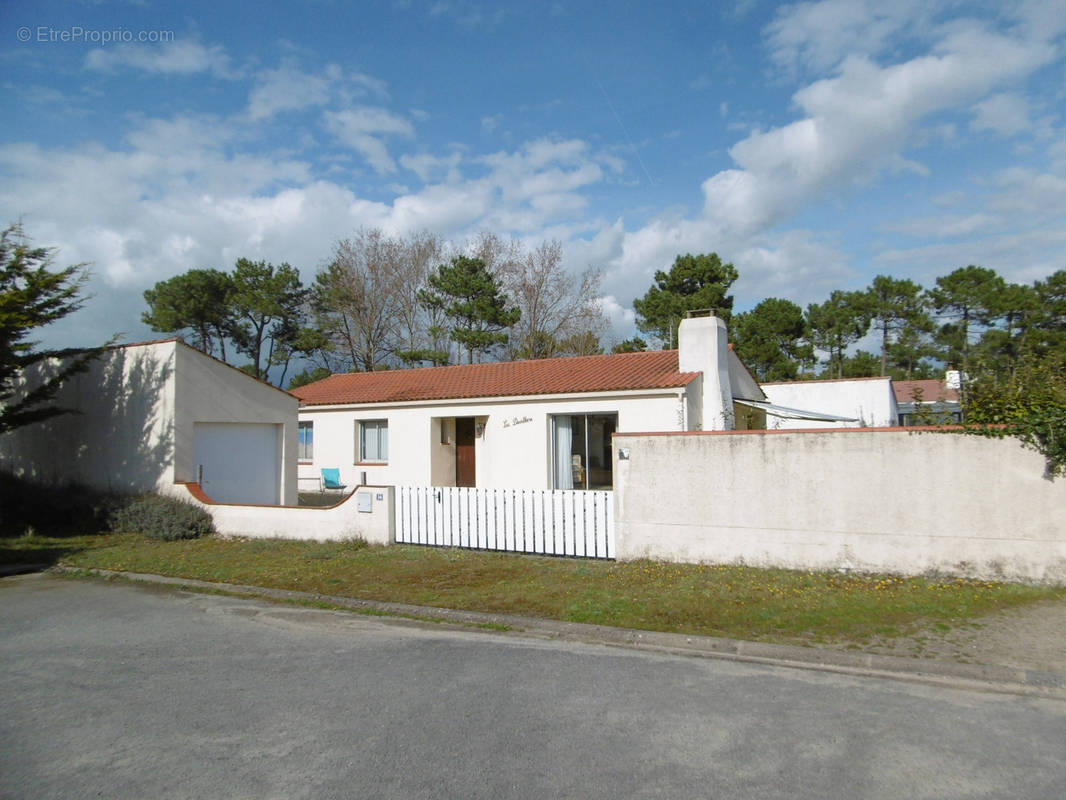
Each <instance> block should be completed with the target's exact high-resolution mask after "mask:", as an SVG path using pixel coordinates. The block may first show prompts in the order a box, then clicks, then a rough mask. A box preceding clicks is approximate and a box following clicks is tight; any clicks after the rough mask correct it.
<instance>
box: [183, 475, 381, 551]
mask: <svg viewBox="0 0 1066 800" xmlns="http://www.w3.org/2000/svg"><path fill="white" fill-rule="evenodd" d="M178 487H179V488H183V489H184V490H185V496H184V498H183V499H185V500H188V501H189V502H191V503H194V504H196V505H198V506H200V507H201V508H204V509H206V510H207V511H208V512H209V513H210V514H211V516H212V518H213V519H214V521H215V529H216V530H217V531H218V532H219V533H220V534H222V535H223V536H248V537H251V538H259V539H316V540H320V541H337V540H344V539H354V538H360V539H365V540H366V541H368V542H370V543H371V544H392V543H393V542H394V541H395V539H396V533H395V531H396V524H395V510H394V509H395V503H394V491H393V487H391V486H360V487H358V488H357V489H356V490H355V491H354V492H353V493H352V494H351V495H349V496H348V497H347V498H346V499H344V500H343V501H342V502H341V503H339V504H338V505H335V506H330V507H326V508H315V507H310V506H253V505H229V504H222V503H213V502H210V501H209V500H208V499H207V498H206V497H205V496H204V495H203V493H202V491H200V490H199V488H198V487H197V486H196V485H195V484H179V485H178ZM360 495H362V496H363V498H362V499H363V503H365V504H366V506H364V508H367V507H368V508H369V510H362V511H361V510H360V499H361V498H360ZM338 499H339V498H338Z"/></svg>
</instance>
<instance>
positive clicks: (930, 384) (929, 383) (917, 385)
mask: <svg viewBox="0 0 1066 800" xmlns="http://www.w3.org/2000/svg"><path fill="white" fill-rule="evenodd" d="M892 390H893V391H894V392H895V393H896V402H897V403H913V402H914V395H915V391H918V392H921V395H922V402H923V403H937V402H949V403H955V402H958V400H959V392H958V390H956V389H951V388H949V387H948V386H945V385H944V381H942V380H940V379H938V378H931V379H929V380H923V381H893V382H892Z"/></svg>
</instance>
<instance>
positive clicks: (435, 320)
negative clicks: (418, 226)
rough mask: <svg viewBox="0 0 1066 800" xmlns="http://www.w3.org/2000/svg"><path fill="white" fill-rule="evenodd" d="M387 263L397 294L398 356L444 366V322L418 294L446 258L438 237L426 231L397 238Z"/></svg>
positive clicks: (446, 340) (446, 355)
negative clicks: (389, 260) (390, 258)
mask: <svg viewBox="0 0 1066 800" xmlns="http://www.w3.org/2000/svg"><path fill="white" fill-rule="evenodd" d="M393 241H394V242H395V245H396V246H395V248H394V249H393V257H392V260H391V262H390V269H391V272H392V281H393V286H394V292H395V295H396V326H397V343H398V349H397V352H396V354H397V356H398V357H399V358H400V360H401V361H403V362H405V363H407V364H420V363H429V364H446V363H448V361H449V355H450V352H449V351H450V349H451V343H450V341H449V338H448V334H449V330H448V323H447V319H446V317H445V316H444V314H443V312H442V311H441V310H440V309H439V308H432V307H427V306H426V305H425V304H424V303H422V302H421V300H420V299H419V292H420V291H421V290H422V289H424V288H425V287H426V286H427V285H428V280H429V276H430V275H431V274H432V273H433V271H434V270H435V269H436V268H437V267H438V266H439V265H440V264H441V263H442V262H443V261H444V260H445V259H446V255H447V253H446V249H445V247H444V244H443V243H442V242H441V240H440V238H439V237H438V236H436V235H435V234H432V233H430V232H428V231H421V232H419V233H415V234H411V235H410V236H409V237H408V238H406V239H396V240H393Z"/></svg>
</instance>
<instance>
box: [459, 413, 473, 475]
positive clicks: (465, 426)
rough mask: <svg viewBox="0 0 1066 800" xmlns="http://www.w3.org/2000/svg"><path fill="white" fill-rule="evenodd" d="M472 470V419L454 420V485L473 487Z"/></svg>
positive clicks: (461, 418)
mask: <svg viewBox="0 0 1066 800" xmlns="http://www.w3.org/2000/svg"><path fill="white" fill-rule="evenodd" d="M475 474H476V472H475V469H474V418H473V417H456V418H455V485H456V486H473V485H474V483H475V480H474V478H475Z"/></svg>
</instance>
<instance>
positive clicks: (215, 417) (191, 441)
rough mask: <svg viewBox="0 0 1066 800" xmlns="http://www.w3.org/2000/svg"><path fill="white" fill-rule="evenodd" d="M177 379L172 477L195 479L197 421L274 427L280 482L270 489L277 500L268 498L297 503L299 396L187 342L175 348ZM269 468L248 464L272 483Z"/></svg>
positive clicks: (257, 474)
mask: <svg viewBox="0 0 1066 800" xmlns="http://www.w3.org/2000/svg"><path fill="white" fill-rule="evenodd" d="M176 380H177V384H176V386H177V395H176V397H177V402H176V404H175V411H174V478H173V480H177V481H195V480H196V469H197V464H196V458H195V441H196V425H197V424H198V423H229V424H255V425H276V426H278V436H277V440H278V447H279V449H278V452H277V453H276V458H277V462H276V463H277V464H278V465H279V468H278V471H277V472H278V473H280V474H278V475H277V478H279V479H280V485H279V486H278V487H277V490H276V491H273V492H272V493H271V494H272V496H273V497H274V498H275V499H273V500H271V501H269V502H274V503H277V502H280V503H281V504H283V505H295V504H296V502H297V494H296V492H297V485H296V474H297V472H296V450H297V432H296V416H297V412H298V410H299V405H300V402H299V400H297V399H296V398H295V397H293V396H292V395H290V394H288V393H287V392H283V391H281V390H280V389H276V388H275V387H273V386H270V385H269V384H266V383H263V382H262V381H257V380H255V379H254V378H251V377H249V376H248V375H245V374H244V373H243V372H241V371H240V370H238V369H235V368H233V367H231V366H229V365H227V364H224V363H223V362H221V361H218V360H216V359H214V358H208V357H207V356H205V355H203V354H202V353H200V352H199V351H197V350H194V349H193V348H191V347H187V346H185V345H178V347H177V352H176ZM269 467H270V465H266V464H260V465H258V467H256V466H254V465H253V466H249V467H247V468H248V469H254V470H255V472H256V476H257V478H259V479H261V480H263V481H269V480H274V479H275V478H274V476H275V474H276V473H275V471H274V470H273V469H271V468H269Z"/></svg>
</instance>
